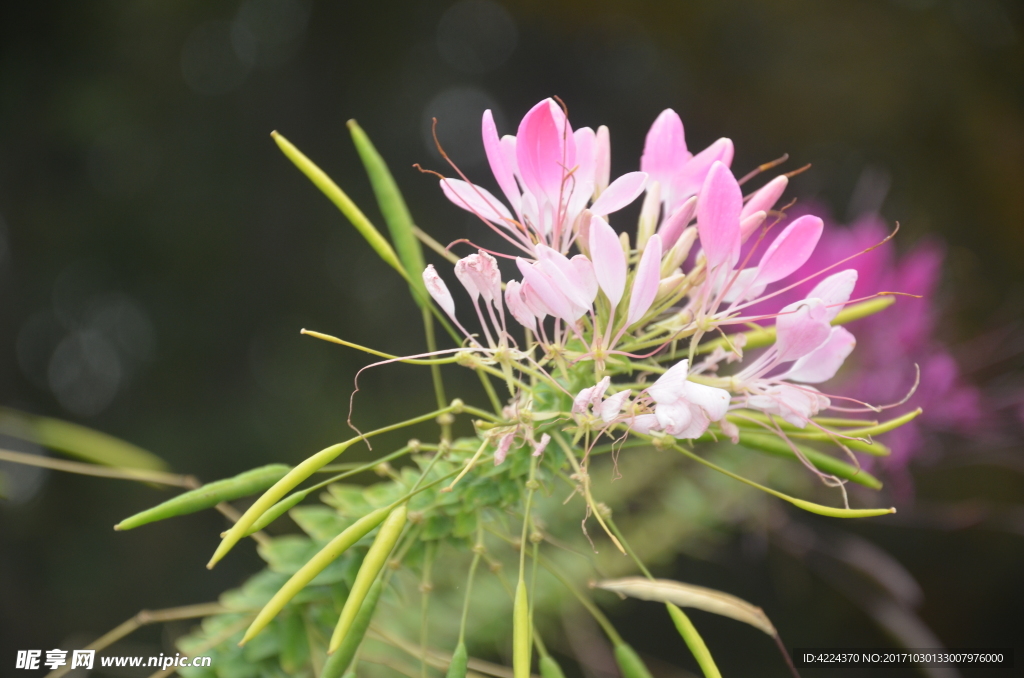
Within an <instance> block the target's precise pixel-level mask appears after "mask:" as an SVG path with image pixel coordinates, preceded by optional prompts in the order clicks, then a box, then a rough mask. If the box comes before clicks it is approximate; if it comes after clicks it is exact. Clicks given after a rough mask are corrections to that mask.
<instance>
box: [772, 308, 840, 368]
mask: <svg viewBox="0 0 1024 678" xmlns="http://www.w3.org/2000/svg"><path fill="white" fill-rule="evenodd" d="M827 316H828V309H827V308H825V302H823V301H822V300H821V299H817V298H814V299H804V300H803V301H797V302H794V303H792V304H790V305H789V306H786V307H785V308H784V309H782V311H781V312H780V313H779V316H778V317H777V318H776V319H775V330H776V339H775V349H776V350H777V351H778V360H779V362H788V361H790V360H796V359H798V358H802V357H804V356H805V355H807V354H809V353H810V352H811V351H813V350H814V349H816V348H818V347H819V346H821V345H822V344H823V343H825V340H826V339H828V337H829V334H830V333H831V330H832V328H831V326H830V325H829V324H828V323H829V319H828V317H827Z"/></svg>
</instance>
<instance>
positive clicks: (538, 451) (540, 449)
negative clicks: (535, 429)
mask: <svg viewBox="0 0 1024 678" xmlns="http://www.w3.org/2000/svg"><path fill="white" fill-rule="evenodd" d="M531 442H532V441H531ZM550 442H551V436H549V435H548V434H547V433H545V434H544V435H542V436H541V437H540V441H539V442H535V443H532V444H533V456H535V457H539V456H540V455H542V454H544V450H546V449H547V447H548V443H550Z"/></svg>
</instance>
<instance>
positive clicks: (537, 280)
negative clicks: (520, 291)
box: [516, 257, 579, 324]
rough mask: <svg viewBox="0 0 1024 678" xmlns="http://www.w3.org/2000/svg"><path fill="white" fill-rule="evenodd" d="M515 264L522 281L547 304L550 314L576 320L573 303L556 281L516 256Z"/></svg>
mask: <svg viewBox="0 0 1024 678" xmlns="http://www.w3.org/2000/svg"><path fill="white" fill-rule="evenodd" d="M516 265H517V266H519V271H520V272H521V273H522V274H523V281H524V282H525V283H528V284H529V286H530V289H531V290H532V291H533V292H534V293H536V295H537V297H539V298H540V300H541V301H542V302H543V303H544V305H545V306H547V308H548V309H549V310H550V312H551V315H553V316H557V317H559V318H561V319H562V320H564V321H565V322H567V323H570V324H571V323H574V322H576V320H577V319H578V318H579V316H578V315H575V309H574V308H573V304H572V303H571V302H570V301H569V299H567V298H566V297H565V295H563V294H562V293H561V292H560V291H559V289H558V286H557V285H556V283H555V282H554V281H553V280H552V279H551V278H550V277H548V276H547V274H546V273H544V272H543V271H541V270H540V269H539V268H538V267H537V266H534V265H533V264H531V263H529V262H527V261H526V260H525V259H522V258H520V257H516Z"/></svg>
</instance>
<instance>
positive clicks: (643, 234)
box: [636, 181, 661, 252]
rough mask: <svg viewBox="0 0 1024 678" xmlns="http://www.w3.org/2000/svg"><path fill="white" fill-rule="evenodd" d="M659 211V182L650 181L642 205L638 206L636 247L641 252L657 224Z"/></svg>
mask: <svg viewBox="0 0 1024 678" xmlns="http://www.w3.org/2000/svg"><path fill="white" fill-rule="evenodd" d="M660 213H661V184H659V183H658V182H657V181H652V182H651V183H650V184H648V185H647V195H645V196H644V205H643V207H642V208H640V221H639V222H638V223H637V226H636V249H637V251H638V252H643V251H644V248H645V247H646V246H647V241H648V240H649V239H650V237H651V236H652V235H654V229H655V228H656V227H657V226H658V215H659V214H660Z"/></svg>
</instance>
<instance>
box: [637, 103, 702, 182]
mask: <svg viewBox="0 0 1024 678" xmlns="http://www.w3.org/2000/svg"><path fill="white" fill-rule="evenodd" d="M689 159H690V153H689V151H687V150H686V135H685V133H684V132H683V121H682V120H681V119H680V118H679V114H678V113H676V112H675V111H673V110H672V109H671V108H666V109H665V110H664V111H662V112H661V114H660V115H658V117H657V118H656V119H655V120H654V124H653V125H651V129H650V130H648V132H647V138H646V140H645V142H644V152H643V155H641V156H640V169H641V170H643V171H644V172H647V173H648V174H650V175H651V178H652V180H653V181H658V182H660V183H661V184H662V185H663V186H668V185H669V181H670V180H671V179H672V177H673V176H674V175H675V174H676V173H677V172H678V171H679V170H680V169H682V166H683V164H684V163H685V162H686V161H687V160H689Z"/></svg>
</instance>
